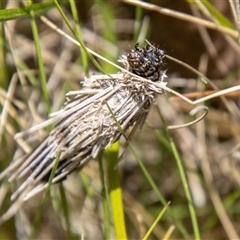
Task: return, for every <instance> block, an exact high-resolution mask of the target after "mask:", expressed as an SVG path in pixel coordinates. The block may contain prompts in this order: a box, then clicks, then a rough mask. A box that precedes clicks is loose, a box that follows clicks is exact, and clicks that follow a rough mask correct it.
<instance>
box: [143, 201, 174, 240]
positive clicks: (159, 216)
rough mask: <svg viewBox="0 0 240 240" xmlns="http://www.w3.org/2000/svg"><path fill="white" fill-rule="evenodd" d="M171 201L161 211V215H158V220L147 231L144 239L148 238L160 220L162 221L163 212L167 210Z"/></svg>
mask: <svg viewBox="0 0 240 240" xmlns="http://www.w3.org/2000/svg"><path fill="white" fill-rule="evenodd" d="M169 204H170V203H168V204H167V205H166V206H165V207H164V208H163V209H162V211H161V212H160V213H159V215H158V216H157V218H156V220H155V221H154V223H153V224H152V226H151V227H150V228H149V230H148V231H147V233H146V234H145V236H144V238H143V240H147V239H148V238H149V236H150V234H151V233H152V231H153V229H154V227H155V226H156V225H157V224H158V222H159V221H160V219H161V217H162V216H163V214H164V213H165V212H166V210H167V208H168V206H169Z"/></svg>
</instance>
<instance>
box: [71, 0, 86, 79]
mask: <svg viewBox="0 0 240 240" xmlns="http://www.w3.org/2000/svg"><path fill="white" fill-rule="evenodd" d="M70 6H71V10H72V14H73V19H74V22H75V24H76V27H75V28H76V35H77V36H78V39H81V41H82V42H83V37H82V31H81V25H80V22H79V18H78V12H77V7H76V3H75V1H70ZM81 59H82V64H83V68H84V70H85V75H86V76H89V66H88V55H87V53H86V52H85V51H82V52H81Z"/></svg>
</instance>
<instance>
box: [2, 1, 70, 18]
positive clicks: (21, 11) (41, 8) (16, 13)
mask: <svg viewBox="0 0 240 240" xmlns="http://www.w3.org/2000/svg"><path fill="white" fill-rule="evenodd" d="M59 3H60V4H64V3H66V1H65V0H59ZM54 7H55V4H54V3H53V2H44V3H35V4H31V5H29V6H26V7H20V8H11V9H4V10H0V22H3V21H9V20H13V19H18V18H23V17H29V16H30V12H31V11H32V12H34V14H41V13H43V12H46V11H48V10H50V9H51V8H54Z"/></svg>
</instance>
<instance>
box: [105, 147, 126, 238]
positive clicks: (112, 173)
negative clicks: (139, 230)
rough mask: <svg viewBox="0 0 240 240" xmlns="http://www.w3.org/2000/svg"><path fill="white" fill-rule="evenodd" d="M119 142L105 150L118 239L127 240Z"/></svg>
mask: <svg viewBox="0 0 240 240" xmlns="http://www.w3.org/2000/svg"><path fill="white" fill-rule="evenodd" d="M118 150H119V142H116V143H114V144H113V145H112V146H111V147H110V148H108V149H107V150H105V156H106V159H107V163H108V185H109V189H108V191H109V196H110V201H111V206H112V215H113V222H114V228H115V232H116V237H117V239H127V233H126V227H125V226H126V224H125V219H124V209H123V202H122V188H121V183H120V174H119V169H118V168H117V167H116V166H117V163H118Z"/></svg>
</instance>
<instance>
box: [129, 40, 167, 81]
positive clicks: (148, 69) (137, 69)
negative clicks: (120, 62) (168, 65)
mask: <svg viewBox="0 0 240 240" xmlns="http://www.w3.org/2000/svg"><path fill="white" fill-rule="evenodd" d="M164 57H165V52H164V51H163V50H162V49H160V48H158V47H155V46H153V45H152V44H150V43H148V44H147V46H146V47H145V48H141V47H139V44H138V43H137V44H136V45H135V49H133V50H132V51H131V52H130V53H128V54H127V60H128V63H129V66H130V71H131V72H133V73H135V74H137V75H139V76H141V77H144V78H147V79H149V80H151V81H158V80H159V79H160V76H161V71H160V70H161V66H162V65H163V59H164Z"/></svg>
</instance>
